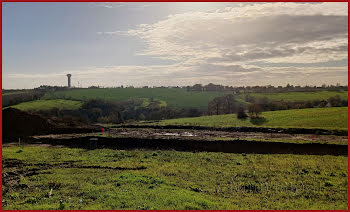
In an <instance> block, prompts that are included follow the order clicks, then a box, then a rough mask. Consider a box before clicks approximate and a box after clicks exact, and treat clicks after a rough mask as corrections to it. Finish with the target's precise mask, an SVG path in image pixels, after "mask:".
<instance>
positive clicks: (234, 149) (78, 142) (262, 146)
mask: <svg viewBox="0 0 350 212" xmlns="http://www.w3.org/2000/svg"><path fill="white" fill-rule="evenodd" d="M25 142H26V144H36V145H45V144H49V145H52V146H66V147H71V148H85V149H96V148H111V149H124V150H128V149H159V150H177V151H199V152H202V151H205V152H225V153H256V154H306V155H344V156H345V155H348V146H347V145H336V144H320V143H307V144H298V143H283V142H261V141H247V140H221V141H220V140H216V141H206V140H191V139H181V138H177V139H174V138H168V139H166V138H159V139H154V138H135V137H129V138H128V137H123V138H111V137H92V136H86V137H78V138H70V139H59V138H29V139H27V140H26V141H25Z"/></svg>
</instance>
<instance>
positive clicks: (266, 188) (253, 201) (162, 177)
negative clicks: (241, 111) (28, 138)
mask: <svg viewBox="0 0 350 212" xmlns="http://www.w3.org/2000/svg"><path fill="white" fill-rule="evenodd" d="M9 159H18V160H20V162H21V163H23V166H22V167H17V168H10V167H6V166H5V167H4V169H3V173H11V172H12V173H15V172H16V171H18V172H19V171H20V170H22V171H24V172H26V171H30V170H31V169H32V170H35V169H36V168H37V169H40V171H37V173H36V174H34V175H31V176H25V175H22V176H23V177H21V178H20V179H19V182H18V183H17V184H14V185H17V186H16V187H13V188H11V187H8V186H7V184H5V185H4V186H3V189H9V190H8V192H6V193H5V194H4V195H3V205H4V206H3V209H347V201H348V200H347V187H348V186H347V185H348V181H347V179H348V178H347V176H348V173H347V161H348V159H347V157H343V156H315V155H313V156H310V155H256V154H248V155H245V154H226V153H208V152H198V153H191V152H176V151H141V150H133V151H120V150H111V149H98V150H84V149H70V148H53V147H39V146H26V147H15V146H12V147H4V148H3V160H5V162H6V161H7V160H9ZM87 166H90V168H88V167H87ZM91 166H96V167H91ZM97 166H99V168H97ZM79 167H80V168H79ZM81 167H85V168H81ZM106 167H110V168H115V167H123V168H136V167H142V169H139V170H114V169H104V168H106ZM5 175H6V174H5ZM51 189H52V194H53V195H52V196H50V198H49V192H50V190H51Z"/></svg>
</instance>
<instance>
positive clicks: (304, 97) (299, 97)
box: [240, 91, 348, 102]
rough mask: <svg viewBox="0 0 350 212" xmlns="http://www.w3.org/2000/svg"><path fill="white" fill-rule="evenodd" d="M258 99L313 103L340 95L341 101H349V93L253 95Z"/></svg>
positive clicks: (242, 95) (252, 94)
mask: <svg viewBox="0 0 350 212" xmlns="http://www.w3.org/2000/svg"><path fill="white" fill-rule="evenodd" d="M250 95H251V96H253V97H256V98H262V97H267V98H268V99H271V100H275V101H279V100H282V99H283V100H284V101H286V102H292V101H309V100H310V101H312V100H327V99H329V98H330V97H333V96H336V95H339V96H340V98H341V99H348V92H347V91H315V92H288V93H251V94H250ZM240 98H242V99H244V94H240Z"/></svg>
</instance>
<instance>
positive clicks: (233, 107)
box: [208, 94, 348, 118]
mask: <svg viewBox="0 0 350 212" xmlns="http://www.w3.org/2000/svg"><path fill="white" fill-rule="evenodd" d="M245 100H246V101H247V102H248V104H246V105H244V104H243V103H240V102H239V101H237V100H236V99H235V96H234V95H232V94H229V95H226V96H222V97H216V98H214V99H213V100H212V101H210V102H209V103H208V115H221V114H232V113H237V117H238V118H246V117H247V114H246V112H248V113H249V114H250V116H251V117H254V118H257V117H259V114H260V113H261V112H263V111H275V110H289V109H303V108H315V107H345V106H348V101H347V100H345V99H341V98H340V96H339V95H336V96H334V97H330V98H329V99H328V100H327V101H326V100H312V101H311V100H309V101H289V102H286V101H283V100H279V101H275V100H270V99H268V98H267V97H262V98H253V97H252V96H250V95H246V97H245Z"/></svg>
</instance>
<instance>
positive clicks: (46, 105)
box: [11, 99, 82, 111]
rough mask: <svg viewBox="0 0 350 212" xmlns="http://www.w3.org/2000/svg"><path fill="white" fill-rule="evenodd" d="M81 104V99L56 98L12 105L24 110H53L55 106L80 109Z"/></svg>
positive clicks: (63, 108)
mask: <svg viewBox="0 0 350 212" xmlns="http://www.w3.org/2000/svg"><path fill="white" fill-rule="evenodd" d="M81 105H82V102H81V101H73V100H64V99H54V100H35V101H31V102H23V103H20V104H18V105H14V106H11V107H12V108H17V109H19V110H24V111H38V110H51V109H53V108H58V109H60V110H78V109H79V108H80V107H81Z"/></svg>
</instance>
